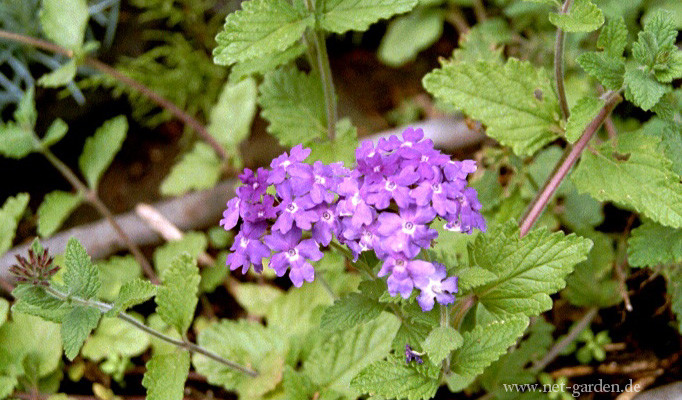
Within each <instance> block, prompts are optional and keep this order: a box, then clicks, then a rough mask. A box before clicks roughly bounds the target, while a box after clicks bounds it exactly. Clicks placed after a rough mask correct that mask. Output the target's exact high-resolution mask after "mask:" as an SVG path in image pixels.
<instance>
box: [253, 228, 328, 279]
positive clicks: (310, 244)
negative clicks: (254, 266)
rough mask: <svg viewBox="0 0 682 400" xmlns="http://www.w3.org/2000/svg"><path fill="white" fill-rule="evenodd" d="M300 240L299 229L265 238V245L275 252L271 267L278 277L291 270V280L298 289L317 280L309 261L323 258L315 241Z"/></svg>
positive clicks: (276, 233)
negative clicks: (305, 283) (304, 282)
mask: <svg viewBox="0 0 682 400" xmlns="http://www.w3.org/2000/svg"><path fill="white" fill-rule="evenodd" d="M300 240H301V230H300V229H298V228H292V229H291V230H290V231H288V232H287V233H286V234H281V233H278V232H273V233H272V234H271V235H269V236H266V237H265V243H267V245H268V246H269V247H270V248H271V249H272V250H274V251H275V255H273V256H272V259H271V260H270V266H271V267H272V269H274V270H275V273H276V274H277V276H283V275H284V274H285V273H286V271H287V269H289V279H291V282H292V283H293V284H294V286H296V287H301V285H303V281H306V282H312V281H313V280H314V279H315V269H314V268H313V266H312V265H310V263H309V262H308V261H309V260H313V261H318V260H320V259H321V258H322V256H323V254H322V252H321V251H320V249H319V247H318V245H317V243H315V240H313V239H306V240H303V241H300ZM299 241H300V242H299Z"/></svg>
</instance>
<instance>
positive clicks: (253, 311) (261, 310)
mask: <svg viewBox="0 0 682 400" xmlns="http://www.w3.org/2000/svg"><path fill="white" fill-rule="evenodd" d="M233 295H234V297H235V300H237V303H239V305H240V306H242V308H244V309H245V310H246V312H247V313H248V314H249V315H250V316H254V317H263V316H265V315H266V314H267V313H268V312H269V310H270V307H271V306H272V303H273V302H275V300H277V299H278V298H280V297H281V296H282V295H284V292H283V291H282V290H281V289H279V288H277V287H275V286H270V285H260V284H256V283H240V284H238V285H236V286H235V288H234V293H233Z"/></svg>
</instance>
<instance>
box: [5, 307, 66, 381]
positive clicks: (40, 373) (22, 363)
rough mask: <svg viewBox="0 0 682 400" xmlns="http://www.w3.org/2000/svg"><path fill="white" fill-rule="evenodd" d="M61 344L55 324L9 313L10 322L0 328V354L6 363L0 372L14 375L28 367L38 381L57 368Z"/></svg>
mask: <svg viewBox="0 0 682 400" xmlns="http://www.w3.org/2000/svg"><path fill="white" fill-rule="evenodd" d="M61 342H62V339H61V333H60V332H59V325H58V324H55V323H52V322H47V321H45V320H43V319H42V318H39V317H34V316H31V315H27V314H23V313H21V312H15V311H12V319H11V320H10V321H7V322H6V323H5V324H4V325H3V326H2V327H0V354H2V355H3V361H6V362H8V363H10V365H8V366H6V367H5V368H3V369H4V370H9V371H17V372H18V371H25V368H26V367H27V366H29V367H30V368H31V369H33V371H35V375H37V377H38V378H43V377H47V376H49V375H51V374H53V373H54V372H55V371H57V369H58V368H59V366H60V362H61V360H62V343H61ZM5 356H6V357H5ZM35 375H34V376H35Z"/></svg>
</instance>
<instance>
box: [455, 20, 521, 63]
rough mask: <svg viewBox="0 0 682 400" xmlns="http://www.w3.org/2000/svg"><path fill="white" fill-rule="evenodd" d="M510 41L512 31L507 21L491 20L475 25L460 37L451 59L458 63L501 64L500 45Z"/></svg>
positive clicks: (502, 48)
mask: <svg viewBox="0 0 682 400" xmlns="http://www.w3.org/2000/svg"><path fill="white" fill-rule="evenodd" d="M510 41H512V31H511V29H510V28H509V24H508V23H507V21H506V20H504V19H502V18H491V19H488V20H486V21H483V22H480V23H477V24H476V25H474V26H472V27H471V29H470V30H469V32H466V33H464V34H462V36H460V39H459V47H458V48H457V49H455V51H454V52H453V53H452V58H453V60H455V61H459V62H470V63H475V62H478V61H490V62H494V63H497V64H502V63H503V62H504V60H503V58H502V55H503V54H502V52H503V50H504V47H503V46H502V45H503V44H505V43H508V42H510Z"/></svg>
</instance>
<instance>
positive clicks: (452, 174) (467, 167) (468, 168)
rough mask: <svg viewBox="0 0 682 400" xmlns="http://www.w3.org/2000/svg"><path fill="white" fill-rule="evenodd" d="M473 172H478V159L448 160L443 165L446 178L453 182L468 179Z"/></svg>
mask: <svg viewBox="0 0 682 400" xmlns="http://www.w3.org/2000/svg"><path fill="white" fill-rule="evenodd" d="M473 172H476V161H474V160H464V161H448V163H447V164H445V166H444V167H443V173H444V174H445V179H447V180H448V181H451V182H452V181H457V180H459V181H462V180H466V178H467V175H469V174H470V173H473Z"/></svg>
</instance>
